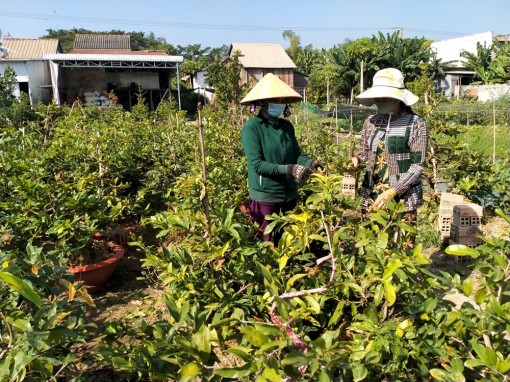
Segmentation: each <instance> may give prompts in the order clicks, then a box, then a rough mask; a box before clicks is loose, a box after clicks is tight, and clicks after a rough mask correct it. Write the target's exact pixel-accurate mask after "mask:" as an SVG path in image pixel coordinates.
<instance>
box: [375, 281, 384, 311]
mask: <svg viewBox="0 0 510 382" xmlns="http://www.w3.org/2000/svg"><path fill="white" fill-rule="evenodd" d="M383 296H384V287H383V284H377V286H376V287H375V292H374V304H375V305H376V306H379V304H380V303H381V301H382V299H383Z"/></svg>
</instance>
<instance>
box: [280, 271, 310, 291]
mask: <svg viewBox="0 0 510 382" xmlns="http://www.w3.org/2000/svg"><path fill="white" fill-rule="evenodd" d="M303 277H306V273H297V274H295V275H294V276H292V277H291V278H290V279H289V280H288V281H287V283H286V284H285V286H286V289H290V288H292V286H293V285H294V283H295V282H296V281H297V280H299V279H302V278H303Z"/></svg>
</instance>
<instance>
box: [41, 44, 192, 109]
mask: <svg viewBox="0 0 510 382" xmlns="http://www.w3.org/2000/svg"><path fill="white" fill-rule="evenodd" d="M44 58H45V59H47V60H49V61H50V63H51V64H50V66H52V67H54V68H55V69H54V71H53V72H54V89H56V90H55V91H54V97H55V99H56V101H57V102H58V103H59V104H63V103H68V104H71V103H73V102H74V101H75V100H76V99H80V100H82V101H83V102H85V103H86V104H88V103H90V102H95V103H97V104H100V102H101V100H100V97H104V94H110V93H112V92H113V94H114V95H115V99H116V100H117V102H119V103H121V104H122V106H123V107H124V108H125V109H128V110H130V109H131V107H132V105H133V103H134V99H135V98H136V95H137V93H138V91H139V89H141V90H142V91H143V93H144V95H145V97H146V99H147V101H148V103H149V106H150V108H151V109H154V108H155V107H156V106H157V104H159V102H161V101H162V100H163V99H166V98H170V95H171V91H172V89H171V88H170V77H171V76H172V75H175V76H177V78H179V64H180V63H181V62H183V57H182V56H169V55H168V54H167V53H166V52H157V51H133V50H131V44H130V36H129V35H101V34H77V35H76V37H75V42H74V48H73V49H72V50H71V52H70V53H69V54H61V53H56V54H46V55H44ZM177 98H178V103H179V107H180V105H181V104H180V88H179V81H177Z"/></svg>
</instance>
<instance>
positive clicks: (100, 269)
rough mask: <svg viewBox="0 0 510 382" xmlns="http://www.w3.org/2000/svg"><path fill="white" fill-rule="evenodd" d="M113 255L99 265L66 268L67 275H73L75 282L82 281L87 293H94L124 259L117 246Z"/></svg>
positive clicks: (122, 252)
mask: <svg viewBox="0 0 510 382" xmlns="http://www.w3.org/2000/svg"><path fill="white" fill-rule="evenodd" d="M113 251H114V254H113V256H112V257H110V258H109V259H107V260H104V261H101V262H100V263H95V264H90V265H83V266H81V267H74V268H68V269H67V271H68V272H69V273H74V280H75V281H83V282H84V284H85V286H86V287H87V291H88V292H89V293H94V292H97V291H99V290H101V288H103V287H104V286H105V284H106V281H108V279H109V278H110V276H111V275H112V273H113V271H114V270H115V269H116V268H117V265H118V261H119V260H120V259H122V258H123V257H124V248H123V247H121V246H120V245H118V244H114V246H113Z"/></svg>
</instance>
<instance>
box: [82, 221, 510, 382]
mask: <svg viewBox="0 0 510 382" xmlns="http://www.w3.org/2000/svg"><path fill="white" fill-rule="evenodd" d="M505 230H506V232H508V231H509V230H510V225H509V224H507V223H506V222H505V221H504V220H502V219H500V218H491V219H489V221H488V222H487V223H486V224H484V225H483V232H484V235H485V236H491V235H492V236H500V235H501V234H502V233H503V232H505ZM424 252H425V254H426V255H427V256H428V257H429V258H430V260H431V261H432V264H431V265H430V270H431V271H433V272H438V271H440V270H442V271H445V272H448V273H457V274H459V275H460V276H461V277H462V278H468V277H469V278H473V280H474V282H475V286H476V283H477V281H478V280H479V278H480V275H479V274H478V273H477V271H476V270H475V271H474V270H473V267H472V265H473V260H472V259H470V258H460V257H459V258H456V257H454V256H450V255H447V254H446V253H445V252H444V249H441V248H427V249H426V250H425V251H424ZM142 271H143V269H142V266H141V263H140V258H139V255H136V254H135V253H134V252H133V251H130V250H129V249H128V250H127V251H126V256H125V257H124V259H122V261H121V262H120V265H119V266H118V268H117V269H116V271H115V272H114V274H113V275H112V277H111V279H110V280H109V282H108V283H107V284H106V286H105V287H104V288H103V290H101V291H99V292H97V293H96V294H94V295H92V296H93V298H94V302H95V304H96V307H95V308H89V311H88V313H87V320H88V323H93V324H95V325H97V329H94V330H91V331H90V336H89V338H88V339H87V341H86V343H85V344H80V345H76V346H75V348H74V349H73V351H75V352H79V353H81V354H82V362H80V363H79V364H77V365H76V366H77V368H78V370H79V372H80V374H81V375H82V376H85V378H86V379H85V380H86V381H88V382H113V381H115V382H123V381H126V382H127V381H129V379H127V377H126V376H125V375H123V374H122V373H118V372H115V371H114V370H112V369H111V368H100V367H98V364H97V362H96V361H95V360H94V356H93V354H94V352H95V350H96V349H97V348H98V345H99V344H98V343H97V341H95V337H96V336H97V335H98V334H99V333H101V332H103V330H104V327H105V323H107V322H111V321H113V320H117V319H122V318H127V317H133V319H134V320H136V319H138V320H141V319H142V317H144V318H145V319H148V320H150V315H151V314H153V313H154V311H155V310H157V309H164V307H163V305H161V303H160V302H158V301H159V297H161V294H162V288H158V286H157V284H156V283H154V282H149V283H150V285H149V283H148V282H147V280H146V278H145V277H144V275H143V273H142ZM445 298H448V299H450V300H451V301H453V302H454V303H455V304H456V305H457V307H460V305H462V303H463V302H465V301H468V300H469V299H468V298H467V297H465V296H463V295H461V294H459V293H455V291H452V293H451V294H448V295H446V296H445Z"/></svg>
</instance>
